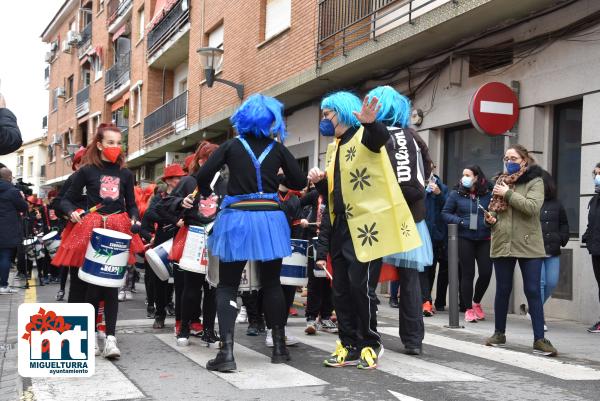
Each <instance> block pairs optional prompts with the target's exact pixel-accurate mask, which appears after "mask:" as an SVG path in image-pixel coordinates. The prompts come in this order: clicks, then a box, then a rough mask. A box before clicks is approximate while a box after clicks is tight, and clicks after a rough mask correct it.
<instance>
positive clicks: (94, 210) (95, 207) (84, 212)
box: [79, 203, 104, 217]
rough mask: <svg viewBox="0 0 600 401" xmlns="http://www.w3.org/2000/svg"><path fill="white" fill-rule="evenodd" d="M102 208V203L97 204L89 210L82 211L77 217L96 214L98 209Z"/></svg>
mask: <svg viewBox="0 0 600 401" xmlns="http://www.w3.org/2000/svg"><path fill="white" fill-rule="evenodd" d="M103 206H104V205H103V204H102V203H98V204H97V205H95V206H92V207H91V208H89V209H88V210H84V211H83V213H81V214H80V215H79V217H83V216H85V215H86V214H89V213H94V212H97V211H98V210H99V209H102V207H103Z"/></svg>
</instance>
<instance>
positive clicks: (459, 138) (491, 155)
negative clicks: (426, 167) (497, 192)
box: [444, 124, 504, 188]
mask: <svg viewBox="0 0 600 401" xmlns="http://www.w3.org/2000/svg"><path fill="white" fill-rule="evenodd" d="M445 135H446V138H445V166H444V183H445V184H447V185H448V187H449V188H453V187H454V186H455V185H456V184H458V181H459V180H460V177H462V171H463V169H464V168H465V167H466V166H468V165H471V164H477V165H478V166H479V167H481V169H482V170H483V173H484V174H485V175H486V177H487V178H488V180H489V179H491V178H492V177H494V176H495V175H497V174H498V173H499V172H500V171H501V170H502V157H503V156H504V137H503V136H499V137H491V136H487V135H484V134H482V133H480V132H479V131H477V130H476V129H475V128H474V127H473V126H472V125H470V124H469V125H462V126H459V127H452V128H448V129H446V130H445Z"/></svg>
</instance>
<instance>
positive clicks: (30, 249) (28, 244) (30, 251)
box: [23, 238, 36, 258]
mask: <svg viewBox="0 0 600 401" xmlns="http://www.w3.org/2000/svg"><path fill="white" fill-rule="evenodd" d="M35 241H36V239H35V238H29V239H24V240H23V248H24V249H25V253H26V254H27V256H28V257H29V258H35Z"/></svg>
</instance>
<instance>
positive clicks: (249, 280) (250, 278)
mask: <svg viewBox="0 0 600 401" xmlns="http://www.w3.org/2000/svg"><path fill="white" fill-rule="evenodd" d="M256 290H260V277H259V276H258V264H257V263H256V262H254V261H250V260H249V261H248V262H247V263H246V266H245V267H244V270H242V277H241V279H240V286H239V287H238V292H250V291H256Z"/></svg>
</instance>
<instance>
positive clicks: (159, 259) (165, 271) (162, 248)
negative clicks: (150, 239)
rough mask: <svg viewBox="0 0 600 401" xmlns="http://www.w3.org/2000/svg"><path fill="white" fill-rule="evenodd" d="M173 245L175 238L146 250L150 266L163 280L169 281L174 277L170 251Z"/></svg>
mask: <svg viewBox="0 0 600 401" xmlns="http://www.w3.org/2000/svg"><path fill="white" fill-rule="evenodd" d="M172 247H173V239H170V240H168V241H166V242H163V243H162V244H160V245H158V246H156V247H154V248H152V249H148V250H147V251H146V260H147V261H148V264H149V265H150V268H151V269H152V270H153V271H154V274H156V277H158V278H159V279H161V280H162V281H167V280H169V279H170V278H172V277H173V267H172V264H171V261H170V260H169V253H170V252H171V248H172Z"/></svg>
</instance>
